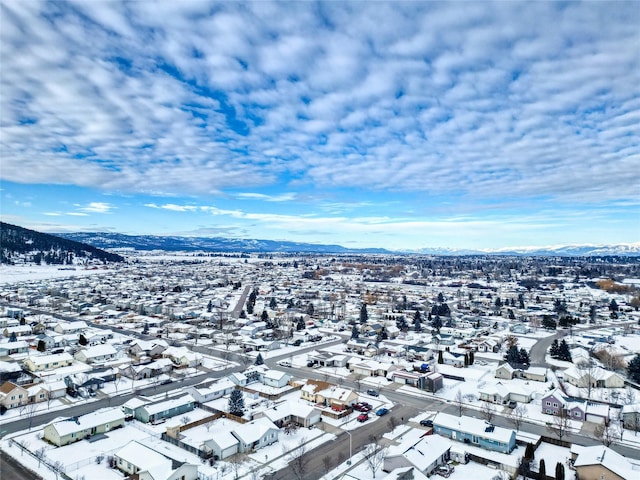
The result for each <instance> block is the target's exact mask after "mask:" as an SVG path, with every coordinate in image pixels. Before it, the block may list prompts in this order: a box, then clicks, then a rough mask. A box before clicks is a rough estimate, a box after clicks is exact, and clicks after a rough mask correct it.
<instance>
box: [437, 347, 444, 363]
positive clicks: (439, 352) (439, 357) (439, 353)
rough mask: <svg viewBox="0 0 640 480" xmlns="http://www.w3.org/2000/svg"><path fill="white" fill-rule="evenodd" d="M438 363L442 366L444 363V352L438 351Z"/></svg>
mask: <svg viewBox="0 0 640 480" xmlns="http://www.w3.org/2000/svg"><path fill="white" fill-rule="evenodd" d="M438 363H439V364H440V365H442V364H443V363H444V358H442V350H440V351H438Z"/></svg>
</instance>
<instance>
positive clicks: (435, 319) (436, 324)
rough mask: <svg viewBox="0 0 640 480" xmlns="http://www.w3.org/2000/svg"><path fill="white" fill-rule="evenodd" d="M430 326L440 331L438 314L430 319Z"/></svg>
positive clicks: (440, 321)
mask: <svg viewBox="0 0 640 480" xmlns="http://www.w3.org/2000/svg"><path fill="white" fill-rule="evenodd" d="M431 326H432V327H433V328H434V329H435V330H436V331H437V332H440V329H441V328H442V320H441V319H440V316H439V315H436V316H435V317H433V320H432V321H431Z"/></svg>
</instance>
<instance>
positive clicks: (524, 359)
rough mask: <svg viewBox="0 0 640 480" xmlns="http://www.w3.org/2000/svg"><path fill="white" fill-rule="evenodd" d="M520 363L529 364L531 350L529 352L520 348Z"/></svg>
mask: <svg viewBox="0 0 640 480" xmlns="http://www.w3.org/2000/svg"><path fill="white" fill-rule="evenodd" d="M519 361H520V363H521V364H523V365H525V364H526V365H528V364H529V352H527V351H526V350H525V349H524V348H521V349H520V360H519Z"/></svg>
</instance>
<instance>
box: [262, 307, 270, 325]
mask: <svg viewBox="0 0 640 480" xmlns="http://www.w3.org/2000/svg"><path fill="white" fill-rule="evenodd" d="M260 320H262V321H263V322H267V323H269V314H268V313H267V311H266V310H263V311H262V315H261V316H260Z"/></svg>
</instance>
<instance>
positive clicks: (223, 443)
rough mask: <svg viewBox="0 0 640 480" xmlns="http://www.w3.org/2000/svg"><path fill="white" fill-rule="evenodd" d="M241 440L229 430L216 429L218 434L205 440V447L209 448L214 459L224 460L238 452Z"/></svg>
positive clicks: (205, 448)
mask: <svg viewBox="0 0 640 480" xmlns="http://www.w3.org/2000/svg"><path fill="white" fill-rule="evenodd" d="M239 445H240V441H239V440H238V439H237V438H236V437H235V436H234V435H233V434H232V433H231V431H228V430H216V435H215V436H214V437H212V438H210V439H209V440H205V442H204V446H203V449H204V450H208V451H210V452H211V454H212V455H213V458H214V459H217V460H224V459H225V458H227V457H230V456H231V455H235V454H236V453H238V448H239Z"/></svg>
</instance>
